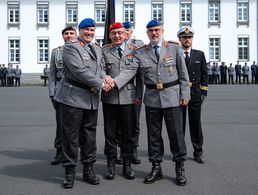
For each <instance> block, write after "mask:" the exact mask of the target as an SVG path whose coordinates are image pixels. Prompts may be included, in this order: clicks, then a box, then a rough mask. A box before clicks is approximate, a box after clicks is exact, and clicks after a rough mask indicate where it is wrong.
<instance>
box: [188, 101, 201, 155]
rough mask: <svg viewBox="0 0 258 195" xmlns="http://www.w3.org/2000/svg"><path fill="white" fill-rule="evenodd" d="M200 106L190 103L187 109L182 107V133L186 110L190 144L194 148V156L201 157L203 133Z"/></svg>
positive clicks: (196, 103) (197, 103)
mask: <svg viewBox="0 0 258 195" xmlns="http://www.w3.org/2000/svg"><path fill="white" fill-rule="evenodd" d="M201 106H202V102H201V101H198V102H192V101H190V102H189V104H188V106H187V107H183V131H184V134H185V129H186V110H188V117H189V130H190V137H191V142H192V145H193V148H194V155H195V154H196V155H202V153H203V149H202V146H203V133H202V125H201Z"/></svg>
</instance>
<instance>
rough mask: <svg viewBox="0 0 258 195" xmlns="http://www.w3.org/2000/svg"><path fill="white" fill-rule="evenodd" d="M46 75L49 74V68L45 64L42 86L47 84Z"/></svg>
mask: <svg viewBox="0 0 258 195" xmlns="http://www.w3.org/2000/svg"><path fill="white" fill-rule="evenodd" d="M48 75H49V68H48V65H47V64H46V65H45V68H44V69H43V76H44V86H45V87H46V86H47V81H48Z"/></svg>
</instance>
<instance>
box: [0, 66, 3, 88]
mask: <svg viewBox="0 0 258 195" xmlns="http://www.w3.org/2000/svg"><path fill="white" fill-rule="evenodd" d="M2 78H3V68H2V64H0V82H1V84H0V86H1V87H2Z"/></svg>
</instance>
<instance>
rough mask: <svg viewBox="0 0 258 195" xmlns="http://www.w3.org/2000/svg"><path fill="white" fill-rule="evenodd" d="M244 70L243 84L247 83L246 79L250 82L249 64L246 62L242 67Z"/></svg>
mask: <svg viewBox="0 0 258 195" xmlns="http://www.w3.org/2000/svg"><path fill="white" fill-rule="evenodd" d="M242 72H243V84H245V81H246V83H247V84H249V66H247V63H246V62H245V65H244V66H243V68H242Z"/></svg>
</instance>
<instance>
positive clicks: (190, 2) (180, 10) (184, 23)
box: [179, 0, 192, 26]
mask: <svg viewBox="0 0 258 195" xmlns="http://www.w3.org/2000/svg"><path fill="white" fill-rule="evenodd" d="M182 4H189V5H190V8H189V10H190V18H189V20H190V21H183V20H182ZM179 14H180V16H179V18H180V26H187V25H189V26H191V25H192V1H191V0H181V1H180V6H179Z"/></svg>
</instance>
